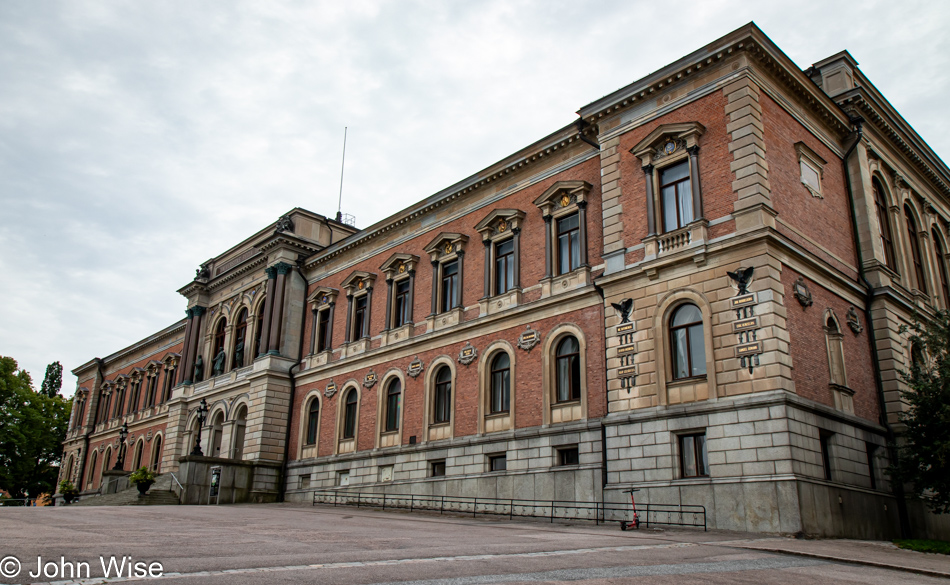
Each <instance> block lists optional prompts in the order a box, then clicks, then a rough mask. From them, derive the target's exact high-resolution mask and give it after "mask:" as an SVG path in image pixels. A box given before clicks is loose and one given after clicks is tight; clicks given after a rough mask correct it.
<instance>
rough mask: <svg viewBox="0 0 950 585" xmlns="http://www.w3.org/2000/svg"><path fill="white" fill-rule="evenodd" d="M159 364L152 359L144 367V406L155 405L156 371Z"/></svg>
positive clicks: (156, 398)
mask: <svg viewBox="0 0 950 585" xmlns="http://www.w3.org/2000/svg"><path fill="white" fill-rule="evenodd" d="M160 365H161V364H159V363H158V362H156V361H152V362H149V364H148V365H147V366H146V367H145V408H151V407H153V406H155V404H156V403H157V401H158V399H159V395H158V372H159V367H160Z"/></svg>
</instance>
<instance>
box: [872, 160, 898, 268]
mask: <svg viewBox="0 0 950 585" xmlns="http://www.w3.org/2000/svg"><path fill="white" fill-rule="evenodd" d="M871 190H872V191H873V193H874V207H875V208H876V209H877V225H878V227H879V229H880V233H879V235H880V238H881V245H882V246H884V262H885V263H886V264H887V267H888V268H890V269H891V270H893V271H895V272H896V271H897V263H896V262H895V261H894V240H893V239H892V238H891V223H890V221H888V215H887V203H886V202H885V201H884V190H883V189H881V185H880V184H879V183H878V182H877V179H874V181H872V182H871Z"/></svg>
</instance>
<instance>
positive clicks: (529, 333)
mask: <svg viewBox="0 0 950 585" xmlns="http://www.w3.org/2000/svg"><path fill="white" fill-rule="evenodd" d="M539 343H541V332H540V331H538V330H537V329H532V328H531V325H525V330H524V331H522V332H521V335H519V336H518V347H520V348H521V349H523V350H525V351H531V350H532V349H533V348H534V346H536V345H537V344H539Z"/></svg>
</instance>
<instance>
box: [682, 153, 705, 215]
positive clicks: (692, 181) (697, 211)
mask: <svg viewBox="0 0 950 585" xmlns="http://www.w3.org/2000/svg"><path fill="white" fill-rule="evenodd" d="M686 152H688V153H689V186H690V189H691V190H692V192H693V220H694V221H695V220H697V219H702V218H703V197H702V194H701V193H700V191H699V145H697V144H694V145H693V146H690V147H689V148H687V149H686Z"/></svg>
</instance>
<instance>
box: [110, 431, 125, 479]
mask: <svg viewBox="0 0 950 585" xmlns="http://www.w3.org/2000/svg"><path fill="white" fill-rule="evenodd" d="M127 438H129V423H127V422H124V423H122V428H121V429H119V453H118V454H117V455H116V456H115V467H113V468H112V470H113V471H122V469H123V468H124V467H125V440H126V439H127Z"/></svg>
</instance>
